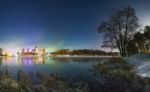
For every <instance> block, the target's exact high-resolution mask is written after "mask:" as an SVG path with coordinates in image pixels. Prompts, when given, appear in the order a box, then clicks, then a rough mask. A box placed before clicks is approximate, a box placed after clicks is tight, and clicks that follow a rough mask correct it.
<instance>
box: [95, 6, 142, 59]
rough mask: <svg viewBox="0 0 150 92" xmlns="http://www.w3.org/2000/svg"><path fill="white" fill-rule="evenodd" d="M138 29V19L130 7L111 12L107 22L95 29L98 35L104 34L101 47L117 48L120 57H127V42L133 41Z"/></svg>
mask: <svg viewBox="0 0 150 92" xmlns="http://www.w3.org/2000/svg"><path fill="white" fill-rule="evenodd" d="M138 27H139V23H138V18H137V16H136V15H135V10H134V9H133V8H132V7H130V6H127V7H124V8H121V9H117V10H115V11H113V12H112V14H111V15H110V16H109V17H108V21H106V22H102V23H101V24H100V26H99V27H98V29H97V30H98V32H99V33H104V42H103V45H102V47H109V48H113V49H114V48H118V49H119V51H120V54H121V55H122V56H127V45H128V42H129V41H130V40H131V39H133V35H134V33H135V31H136V29H137V28H138Z"/></svg>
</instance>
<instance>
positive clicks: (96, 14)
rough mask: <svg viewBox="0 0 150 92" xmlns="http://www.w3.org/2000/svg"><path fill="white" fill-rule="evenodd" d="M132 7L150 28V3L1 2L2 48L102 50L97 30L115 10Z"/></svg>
mask: <svg viewBox="0 0 150 92" xmlns="http://www.w3.org/2000/svg"><path fill="white" fill-rule="evenodd" d="M127 5H130V6H132V7H133V8H135V10H136V14H137V16H138V17H139V22H140V24H141V25H143V26H144V25H146V24H147V25H150V1H149V2H148V0H145V1H144V0H0V47H2V48H4V49H13V50H14V49H17V50H18V49H21V48H27V47H30V48H33V47H34V46H36V45H37V46H39V47H44V48H46V49H48V50H49V51H53V50H56V49H63V48H69V49H83V48H89V49H101V43H102V38H103V37H102V36H101V35H100V34H98V32H97V30H96V28H97V26H98V25H99V24H100V23H101V22H103V21H105V20H106V19H107V15H108V14H109V13H110V12H111V10H112V9H114V8H118V7H123V6H127Z"/></svg>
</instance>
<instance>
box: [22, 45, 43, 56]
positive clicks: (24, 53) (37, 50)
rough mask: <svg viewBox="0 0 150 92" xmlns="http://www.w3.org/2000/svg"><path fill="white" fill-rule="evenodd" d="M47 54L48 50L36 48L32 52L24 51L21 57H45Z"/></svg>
mask: <svg viewBox="0 0 150 92" xmlns="http://www.w3.org/2000/svg"><path fill="white" fill-rule="evenodd" d="M45 54H46V50H45V49H44V48H38V47H37V46H35V48H34V49H32V50H31V51H30V49H29V48H28V49H25V48H23V49H22V52H21V55H45Z"/></svg>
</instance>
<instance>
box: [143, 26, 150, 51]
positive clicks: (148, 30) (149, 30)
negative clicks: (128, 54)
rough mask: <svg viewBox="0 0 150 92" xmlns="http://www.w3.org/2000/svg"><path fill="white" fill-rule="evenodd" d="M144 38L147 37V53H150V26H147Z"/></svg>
mask: <svg viewBox="0 0 150 92" xmlns="http://www.w3.org/2000/svg"><path fill="white" fill-rule="evenodd" d="M144 37H145V47H146V51H147V52H148V53H149V52H150V51H149V50H150V26H145V28H144Z"/></svg>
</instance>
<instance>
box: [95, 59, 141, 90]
mask: <svg viewBox="0 0 150 92" xmlns="http://www.w3.org/2000/svg"><path fill="white" fill-rule="evenodd" d="M132 69H133V66H131V65H129V64H128V63H127V62H126V61H124V60H123V59H121V58H112V59H110V60H108V62H104V63H99V64H96V65H94V66H93V71H94V73H95V74H96V75H97V77H98V78H99V79H104V80H103V81H104V83H102V88H101V90H105V92H110V91H111V92H142V91H143V87H144V82H143V80H142V79H141V78H139V77H138V76H137V75H136V74H135V72H134V71H133V70H132ZM107 88H108V89H107ZM102 92H103V91H102Z"/></svg>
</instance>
